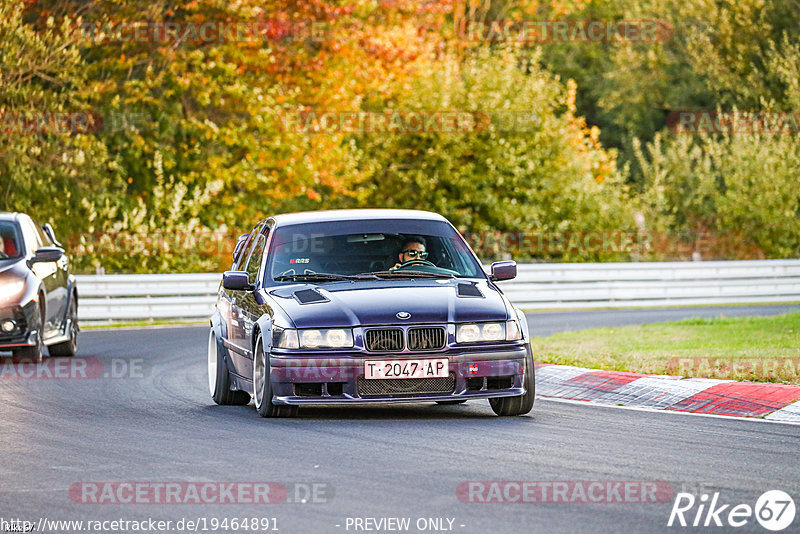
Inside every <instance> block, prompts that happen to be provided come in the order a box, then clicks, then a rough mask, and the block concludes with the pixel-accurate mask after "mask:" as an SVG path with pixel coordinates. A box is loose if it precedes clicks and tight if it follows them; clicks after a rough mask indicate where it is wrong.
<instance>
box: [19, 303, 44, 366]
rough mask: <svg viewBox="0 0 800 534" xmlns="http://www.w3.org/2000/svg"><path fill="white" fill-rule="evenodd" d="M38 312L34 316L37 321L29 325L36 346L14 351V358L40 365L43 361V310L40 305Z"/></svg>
mask: <svg viewBox="0 0 800 534" xmlns="http://www.w3.org/2000/svg"><path fill="white" fill-rule="evenodd" d="M38 312H39V313H37V314H36V315H37V316H38V321H37V322H36V323H34V324H33V325H31V326H32V327H33V328H31V330H36V345H34V346H33V347H23V348H20V349H16V350H14V356H15V357H17V358H20V359H21V360H30V361H31V362H33V363H37V364H38V363H42V360H43V359H44V355H43V351H44V342H43V341H42V335H43V334H44V308H43V307H42V304H39V310H38Z"/></svg>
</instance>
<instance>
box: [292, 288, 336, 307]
mask: <svg viewBox="0 0 800 534" xmlns="http://www.w3.org/2000/svg"><path fill="white" fill-rule="evenodd" d="M294 298H295V299H297V302H299V303H300V304H313V303H315V302H329V301H330V299H329V298H328V297H326V296H324V295H322V294H321V293H319V292H318V291H317V290H315V289H301V290H300V291H295V292H294Z"/></svg>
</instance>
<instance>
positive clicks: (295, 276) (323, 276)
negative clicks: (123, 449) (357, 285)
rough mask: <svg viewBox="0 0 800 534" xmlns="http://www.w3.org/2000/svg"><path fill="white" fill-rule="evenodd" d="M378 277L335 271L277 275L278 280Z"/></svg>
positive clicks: (302, 280) (328, 280) (326, 280)
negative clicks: (334, 272)
mask: <svg viewBox="0 0 800 534" xmlns="http://www.w3.org/2000/svg"><path fill="white" fill-rule="evenodd" d="M375 278H376V277H375V276H372V273H365V274H358V275H345V274H333V273H301V274H284V275H281V276H276V277H275V281H276V282H288V281H293V282H341V281H344V280H374V279H375Z"/></svg>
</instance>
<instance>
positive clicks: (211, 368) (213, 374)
mask: <svg viewBox="0 0 800 534" xmlns="http://www.w3.org/2000/svg"><path fill="white" fill-rule="evenodd" d="M208 390H209V391H210V392H211V396H212V397H213V396H214V394H215V393H216V392H217V340H216V338H215V336H214V331H213V330H212V331H211V332H210V333H209V334H208Z"/></svg>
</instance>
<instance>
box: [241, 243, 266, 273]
mask: <svg viewBox="0 0 800 534" xmlns="http://www.w3.org/2000/svg"><path fill="white" fill-rule="evenodd" d="M266 245H267V236H266V235H264V234H258V236H257V237H256V239H255V245H254V246H253V251H252V252H251V253H250V257H249V258H248V259H247V268H246V269H245V270H246V271H247V280H248V281H249V282H250V283H251V284H255V283H256V281H257V278H258V269H259V267H261V260H262V258H263V257H264V249H265V248H266Z"/></svg>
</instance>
